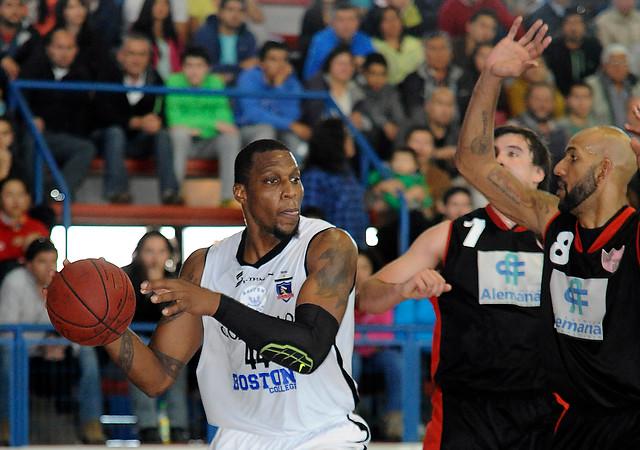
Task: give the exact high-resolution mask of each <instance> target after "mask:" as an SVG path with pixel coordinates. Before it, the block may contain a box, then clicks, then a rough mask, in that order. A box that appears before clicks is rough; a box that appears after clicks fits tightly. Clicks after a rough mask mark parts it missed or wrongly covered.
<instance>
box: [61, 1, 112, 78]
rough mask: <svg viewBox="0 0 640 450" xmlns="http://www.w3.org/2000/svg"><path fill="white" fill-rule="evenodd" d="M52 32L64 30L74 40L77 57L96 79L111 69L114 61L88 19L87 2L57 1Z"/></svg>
mask: <svg viewBox="0 0 640 450" xmlns="http://www.w3.org/2000/svg"><path fill="white" fill-rule="evenodd" d="M54 11H55V16H56V25H55V27H54V30H58V29H65V30H67V31H68V32H70V33H71V34H72V35H73V36H75V38H76V44H77V45H78V56H77V57H76V59H77V60H78V61H82V62H83V63H84V64H85V65H86V66H87V67H88V68H89V71H90V75H91V78H92V79H94V80H95V79H96V78H97V77H98V75H99V74H101V73H102V72H103V71H104V70H106V69H108V68H110V67H113V64H115V60H114V59H113V58H110V57H109V50H108V46H107V44H106V43H105V41H104V40H103V39H102V36H101V35H100V33H98V31H96V29H95V28H94V27H93V25H92V24H91V23H90V19H89V1H88V0H58V2H57V3H56V6H55V9H54Z"/></svg>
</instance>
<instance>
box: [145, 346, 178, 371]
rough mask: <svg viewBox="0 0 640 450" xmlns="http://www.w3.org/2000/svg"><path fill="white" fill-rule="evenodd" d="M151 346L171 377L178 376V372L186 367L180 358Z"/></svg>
mask: <svg viewBox="0 0 640 450" xmlns="http://www.w3.org/2000/svg"><path fill="white" fill-rule="evenodd" d="M149 348H151V350H152V351H153V353H155V354H156V356H157V357H158V360H160V365H161V366H162V369H163V370H164V371H165V373H166V374H167V375H169V376H170V377H171V378H173V379H176V378H177V377H178V374H179V373H180V371H181V370H182V368H183V367H184V363H183V362H182V361H180V360H177V359H175V358H172V357H171V356H169V355H167V354H164V353H162V352H161V351H160V350H158V349H157V348H153V347H149Z"/></svg>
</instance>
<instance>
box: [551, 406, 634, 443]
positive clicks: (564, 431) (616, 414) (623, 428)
mask: <svg viewBox="0 0 640 450" xmlns="http://www.w3.org/2000/svg"><path fill="white" fill-rule="evenodd" d="M553 449H554V450H570V449H571V450H573V449H580V450H591V449H593V450H614V449H615V450H632V449H633V450H638V449H640V405H639V406H638V407H636V408H631V409H623V408H615V409H614V408H611V409H606V408H594V409H584V408H577V407H574V406H569V409H568V410H567V412H566V413H565V414H564V415H563V416H562V419H561V420H560V424H559V425H558V429H557V432H556V437H555V439H554V442H553Z"/></svg>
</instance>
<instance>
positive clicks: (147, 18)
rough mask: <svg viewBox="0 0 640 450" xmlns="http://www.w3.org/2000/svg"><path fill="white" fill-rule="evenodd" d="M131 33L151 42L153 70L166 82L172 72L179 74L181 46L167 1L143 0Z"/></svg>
mask: <svg viewBox="0 0 640 450" xmlns="http://www.w3.org/2000/svg"><path fill="white" fill-rule="evenodd" d="M131 30H132V31H134V32H136V33H140V34H142V35H144V36H146V37H148V38H149V39H150V40H151V42H153V60H152V65H153V68H154V69H156V70H157V71H158V73H159V74H160V76H161V77H162V79H164V80H166V79H167V78H168V77H169V75H171V74H172V73H174V72H180V70H181V67H180V55H181V54H182V50H183V44H182V42H181V40H180V39H179V37H178V34H177V32H176V28H175V25H174V23H173V20H172V18H171V6H170V3H169V0H145V2H144V4H143V5H142V9H141V10H140V16H139V17H138V20H137V21H136V22H135V23H134V24H133V27H132V28H131Z"/></svg>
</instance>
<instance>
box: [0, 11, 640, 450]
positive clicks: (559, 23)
mask: <svg viewBox="0 0 640 450" xmlns="http://www.w3.org/2000/svg"><path fill="white" fill-rule="evenodd" d="M516 15H523V16H524V18H525V20H524V26H523V28H528V24H531V23H532V22H534V21H535V20H537V19H542V20H544V21H545V22H546V23H547V24H548V25H549V29H550V34H552V35H553V37H554V40H553V42H552V43H551V45H550V46H549V48H548V49H547V51H546V52H545V54H544V55H543V57H542V58H540V59H539V61H538V66H537V67H535V68H532V69H530V70H529V71H527V72H526V73H525V74H524V75H523V76H522V77H520V78H518V79H513V80H508V82H507V83H506V84H505V88H504V90H503V93H502V96H501V98H500V100H499V102H498V114H497V115H496V121H497V124H507V123H508V124H517V125H519V126H524V127H527V128H530V129H532V130H534V131H535V132H536V133H537V134H539V135H540V136H541V137H542V138H543V139H544V140H545V142H546V143H547V145H548V146H549V148H550V150H551V154H552V157H553V159H554V162H555V161H557V160H559V159H560V158H561V157H562V156H563V154H564V147H565V145H566V142H568V139H569V138H570V136H571V135H573V134H574V133H575V132H577V131H579V130H581V129H583V128H585V127H588V126H592V125H613V126H617V127H620V128H623V125H624V123H625V122H627V121H628V120H629V119H628V110H629V108H628V105H629V103H630V102H632V101H634V100H637V99H638V98H639V97H640V83H639V82H638V77H639V76H640V11H638V10H637V5H636V2H635V0H611V1H610V2H597V1H589V0H585V1H582V2H579V1H578V2H575V1H571V0H504V1H500V0H380V1H376V2H372V1H370V0H352V1H351V2H349V1H347V0H314V1H313V2H312V4H311V5H310V7H309V8H308V9H307V10H306V12H305V13H304V17H302V20H301V23H300V33H299V36H297V47H296V48H290V47H289V46H288V45H287V44H285V43H284V42H283V41H282V39H279V36H278V32H279V30H277V29H269V27H268V26H267V24H266V23H265V15H264V14H263V12H262V11H261V8H260V5H259V3H258V2H255V1H254V0H0V36H1V37H2V39H1V40H0V90H1V93H2V102H1V103H0V114H1V116H0V178H2V179H5V182H3V184H2V187H1V188H0V196H1V198H0V203H1V206H2V216H1V219H0V228H1V230H0V231H2V233H3V236H0V240H2V241H3V242H2V243H3V244H4V246H3V247H2V252H1V253H0V277H1V276H4V275H5V274H6V273H10V272H11V269H13V268H14V267H15V266H19V267H26V268H27V269H29V267H30V266H29V265H24V264H27V263H29V262H30V261H33V258H34V256H33V255H31V256H30V258H31V260H30V259H29V258H26V259H25V256H28V255H26V253H27V252H28V250H27V249H28V248H29V244H30V243H31V242H32V241H33V240H34V239H42V238H47V237H48V228H47V226H45V225H44V224H40V223H39V222H37V220H36V219H35V218H34V217H32V216H31V215H30V213H29V195H28V192H29V190H30V189H31V187H32V186H33V182H34V178H35V173H34V170H35V169H34V154H35V151H36V148H35V146H36V144H37V140H36V139H35V138H34V136H33V135H32V134H31V132H28V131H27V128H26V127H25V124H24V123H22V122H21V121H19V120H17V119H18V118H15V117H12V114H11V111H8V110H7V109H6V100H7V98H6V93H7V84H8V83H9V82H11V81H12V80H16V79H34V80H46V81H54V82H61V81H63V82H66V81H75V82H108V83H116V84H120V85H123V86H127V87H143V86H167V87H170V88H188V89H192V90H198V89H202V90H221V89H225V88H228V87H231V88H237V89H238V90H240V91H244V92H262V93H267V94H269V97H267V98H263V97H252V96H251V95H247V96H241V97H238V98H227V97H225V96H223V95H192V94H182V93H171V94H168V95H166V96H163V95H156V94H147V93H142V92H139V91H129V92H126V93H116V92H86V91H59V90H32V91H29V90H25V91H24V92H25V96H26V100H27V102H28V104H29V106H30V108H31V110H32V112H33V116H34V122H35V126H36V128H37V129H38V130H39V132H40V133H41V134H42V137H43V139H44V141H45V142H46V144H47V145H48V147H49V148H50V150H51V152H52V155H53V157H54V158H55V160H56V161H57V163H58V164H59V167H60V169H61V171H62V175H63V177H64V180H65V182H66V185H67V186H68V187H69V189H70V193H71V196H72V199H74V197H75V195H76V193H77V191H78V189H79V188H80V186H81V185H82V183H83V182H84V181H85V179H86V175H87V173H88V171H89V168H90V165H91V163H92V161H93V160H94V158H96V157H97V156H99V157H102V158H104V161H105V175H104V187H103V196H104V199H105V201H107V202H111V203H131V202H133V200H134V196H135V193H134V192H131V190H130V183H129V180H128V176H127V170H126V165H125V162H126V159H147V158H151V159H153V160H154V162H155V165H156V167H157V178H158V184H159V193H160V197H159V199H158V201H159V202H162V203H164V204H172V205H175V204H182V203H183V201H184V199H183V194H182V186H181V185H182V183H183V182H184V180H185V177H186V173H185V172H186V169H185V168H186V161H187V159H217V160H218V161H219V165H218V167H219V178H220V180H221V202H222V204H223V205H224V206H232V205H234V200H233V192H232V187H233V162H234V159H235V156H236V155H237V153H238V152H239V151H240V149H241V147H242V146H243V145H246V144H247V143H249V142H251V141H253V140H255V139H260V138H276V139H279V140H281V141H282V142H284V143H285V144H286V145H287V146H288V147H289V148H290V149H291V150H292V152H293V153H294V154H295V156H296V158H297V159H298V161H299V163H300V165H301V167H302V169H303V170H302V181H303V183H304V186H305V190H306V194H305V199H304V203H303V205H302V208H303V213H304V214H307V215H309V216H314V217H322V218H325V219H327V220H329V221H331V222H333V223H334V224H335V225H337V226H340V227H342V228H344V229H346V230H347V231H349V232H350V233H351V235H352V236H353V237H354V239H355V240H356V242H357V243H358V245H359V246H360V247H361V248H362V249H363V252H364V249H366V247H367V239H366V231H367V227H368V226H370V225H374V226H376V227H377V228H378V230H379V234H378V238H379V249H378V250H379V253H380V255H381V257H382V260H383V262H384V261H389V260H390V259H392V258H394V257H395V256H396V255H397V252H398V248H397V230H398V205H399V203H400V200H399V195H400V193H402V195H403V197H404V199H405V200H406V201H407V204H408V206H409V209H410V211H411V212H410V223H411V227H410V228H411V231H410V234H411V236H413V237H415V236H417V234H419V233H420V231H422V230H424V229H425V228H426V227H428V226H430V225H432V224H435V223H438V222H439V221H440V220H441V219H442V218H443V217H449V218H454V217H450V215H453V216H457V215H460V214H463V213H464V212H465V211H467V210H469V209H470V208H471V207H472V206H474V207H477V206H481V202H482V201H483V199H482V198H481V196H479V195H478V194H477V193H476V192H474V191H473V190H467V187H466V186H467V185H466V182H465V181H464V180H463V179H462V178H461V177H460V176H459V175H458V173H457V171H456V169H455V166H454V165H453V155H454V153H455V145H456V143H457V139H458V132H459V129H460V126H461V120H462V117H463V116H464V113H465V110H466V108H467V105H468V102H469V99H470V97H471V93H472V91H473V88H474V86H475V82H476V80H477V78H478V76H479V74H480V71H481V70H482V67H483V64H484V61H485V59H486V57H487V54H488V53H489V52H490V51H491V49H492V47H493V45H494V44H495V43H496V42H497V41H498V39H499V38H500V37H501V36H503V35H504V34H505V32H506V30H508V28H509V27H510V25H511V22H512V21H513V19H514V17H515V16H516ZM519 33H522V31H520V32H519ZM304 90H315V91H325V92H327V93H328V94H329V95H330V96H331V98H332V99H333V101H334V102H335V104H336V105H337V107H338V108H339V109H340V111H341V113H342V115H343V116H345V117H346V118H348V119H349V121H350V123H351V124H352V125H353V126H354V127H355V129H357V130H358V131H360V132H361V133H362V135H363V136H364V137H365V138H366V139H367V141H368V142H369V143H370V145H371V146H372V148H373V150H374V151H375V153H376V154H377V155H378V157H379V158H380V159H381V160H382V161H383V162H384V163H385V164H386V169H385V170H374V171H372V172H370V173H369V176H368V177H364V176H363V175H364V174H361V173H359V170H360V168H361V167H360V165H359V164H358V162H359V161H360V159H361V158H362V154H361V152H362V149H361V148H359V147H358V146H357V145H356V144H354V140H353V138H352V136H351V133H350V132H349V129H348V127H347V126H346V124H345V123H344V122H343V120H342V119H340V118H339V117H336V115H335V114H334V113H331V112H330V111H328V110H327V109H326V108H325V104H324V101H321V100H299V99H294V98H291V97H287V96H286V95H285V96H282V97H279V96H278V94H289V93H296V92H303V91H304ZM45 175H46V176H45V178H44V179H45V187H46V192H47V193H49V192H50V193H51V197H52V198H53V199H54V200H60V199H61V197H62V196H61V193H60V192H61V186H59V185H58V183H57V182H56V181H55V180H54V179H53V177H52V176H50V174H45ZM637 184H638V183H637V180H636V182H635V184H632V186H635V185H637ZM551 189H554V188H553V182H552V187H551ZM632 193H633V192H632ZM633 198H638V195H637V193H636V195H635V196H633V195H632V199H633ZM452 202H453V203H452ZM472 203H473V205H472ZM452 211H454V212H452ZM38 213H42V210H40V211H35V210H34V211H33V214H32V215H33V216H38ZM46 217H47V216H46V214H45V218H44V219H43V220H45V221H46ZM47 225H49V224H47ZM5 234H6V235H7V236H6V237H5V236H4V235H5ZM152 237H156V238H157V237H158V236H155V235H154V236H152ZM151 242H153V239H152V240H151ZM159 242H160V244H163V245H164V242H163V241H162V240H161V239H160V240H159ZM140 245H141V246H142V245H143V242H142V241H141V244H140ZM45 247H46V245H45ZM14 250H15V252H14V253H15V254H14V253H11V255H9V256H6V257H3V255H4V253H6V252H9V251H14ZM45 250H46V249H45ZM138 250H139V251H142V250H143V248H142V247H141V249H138ZM138 250H137V251H138ZM34 251H35V250H33V249H32V251H31V253H33V252H34ZM363 254H364V253H363ZM136 255H137V253H136ZM136 255H134V263H138V264H142V262H144V261H142V260H137V259H136ZM36 256H37V255H36ZM22 276H23V278H24V277H25V276H26V272H24V273H23V274H22ZM16 277H17V275H16ZM7 280H9V279H7ZM0 292H3V291H0ZM3 301H4V299H3V298H0V305H2V303H3ZM36 303H37V302H36ZM34 317H35V316H34ZM38 320H39V319H38ZM363 320H364V319H363ZM366 320H369V319H366ZM385 320H388V318H385ZM367 323H369V322H367ZM360 356H361V357H362V362H363V364H364V365H363V366H362V367H363V368H366V367H367V364H368V363H367V362H366V361H367V360H368V359H369V358H371V357H372V356H373V353H371V354H368V352H360ZM76 357H77V355H76ZM389 401H390V402H391V403H392V405H391V407H390V409H389V411H390V412H395V411H396V406H397V405H396V400H395V397H394V398H390V399H389ZM147 408H150V407H149V406H147ZM141 414H142V413H141ZM391 415H392V416H393V414H391ZM1 419H2V417H0V420H1ZM396 419H397V417H396ZM145 423H146V422H145ZM149 423H151V422H149ZM0 425H1V423H0ZM183 427H184V426H183V425H180V424H179V427H178V428H179V429H178V430H177V431H176V433H177V434H180V432H181V429H182V428H183ZM148 428H152V425H148ZM391 428H393V427H391ZM0 431H1V430H0ZM154 432H155V431H154ZM389 433H390V436H389V437H392V438H397V437H398V430H397V427H396V429H394V430H393V431H390V432H389ZM94 434H95V433H94ZM93 437H95V436H93ZM99 438H100V436H99V435H98V438H97V439H98V440H99ZM92 439H93V438H92ZM88 440H91V439H88Z"/></svg>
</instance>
